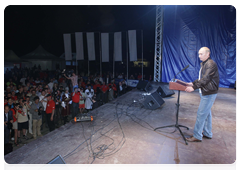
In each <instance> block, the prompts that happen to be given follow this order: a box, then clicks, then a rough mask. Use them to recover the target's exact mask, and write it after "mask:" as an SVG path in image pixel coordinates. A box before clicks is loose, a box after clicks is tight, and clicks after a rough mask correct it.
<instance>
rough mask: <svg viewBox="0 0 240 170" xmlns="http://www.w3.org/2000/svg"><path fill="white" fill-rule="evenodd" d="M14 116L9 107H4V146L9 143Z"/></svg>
mask: <svg viewBox="0 0 240 170" xmlns="http://www.w3.org/2000/svg"><path fill="white" fill-rule="evenodd" d="M12 123H13V115H12V111H10V108H9V106H8V105H5V106H4V144H6V143H9V140H10V130H11V129H12Z"/></svg>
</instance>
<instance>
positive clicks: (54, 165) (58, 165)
mask: <svg viewBox="0 0 240 170" xmlns="http://www.w3.org/2000/svg"><path fill="white" fill-rule="evenodd" d="M53 169H61V170H70V169H69V168H68V166H67V164H66V163H65V161H64V160H63V158H62V157H61V155H58V156H57V157H56V158H54V159H53V160H51V161H50V162H48V163H47V164H46V165H44V166H43V167H42V168H40V169H39V170H53Z"/></svg>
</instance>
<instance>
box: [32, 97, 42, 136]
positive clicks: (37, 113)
mask: <svg viewBox="0 0 240 170" xmlns="http://www.w3.org/2000/svg"><path fill="white" fill-rule="evenodd" d="M42 111H43V105H42V103H41V102H39V97H38V96H36V97H34V102H33V103H32V104H31V108H30V112H31V113H32V119H33V123H32V124H33V138H34V139H36V138H37V135H38V136H42V134H41V125H42Z"/></svg>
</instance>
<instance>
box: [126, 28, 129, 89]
mask: <svg viewBox="0 0 240 170" xmlns="http://www.w3.org/2000/svg"><path fill="white" fill-rule="evenodd" d="M126 55H127V85H129V82H128V32H126Z"/></svg>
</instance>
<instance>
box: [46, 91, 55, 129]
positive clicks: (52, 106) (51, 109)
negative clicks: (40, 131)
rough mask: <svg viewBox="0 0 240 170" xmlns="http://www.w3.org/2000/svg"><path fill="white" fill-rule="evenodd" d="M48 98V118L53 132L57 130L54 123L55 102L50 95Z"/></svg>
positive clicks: (49, 126)
mask: <svg viewBox="0 0 240 170" xmlns="http://www.w3.org/2000/svg"><path fill="white" fill-rule="evenodd" d="M46 97H47V107H46V118H47V123H48V128H49V131H50V132H51V131H53V130H54V129H55V124H54V121H53V117H54V112H55V102H54V101H53V99H52V96H51V94H48V95H47V96H46Z"/></svg>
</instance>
